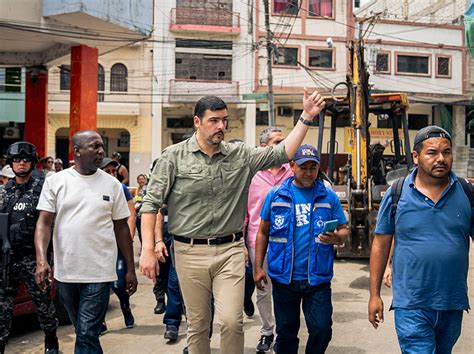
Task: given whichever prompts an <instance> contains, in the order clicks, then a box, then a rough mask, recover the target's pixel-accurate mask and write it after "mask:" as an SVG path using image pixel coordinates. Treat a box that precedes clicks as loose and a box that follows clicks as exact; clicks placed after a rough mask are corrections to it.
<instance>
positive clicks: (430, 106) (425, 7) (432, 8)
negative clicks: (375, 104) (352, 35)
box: [357, 0, 474, 176]
mask: <svg viewBox="0 0 474 354" xmlns="http://www.w3.org/2000/svg"><path fill="white" fill-rule="evenodd" d="M469 5H471V1H469V0H455V1H433V0H416V1H392V0H385V1H371V2H369V3H367V4H366V5H365V6H364V7H362V8H361V9H360V10H359V11H358V12H357V16H359V17H361V18H367V17H370V16H373V15H374V14H377V18H376V20H375V25H374V26H373V28H372V29H371V31H370V32H369V34H368V36H367V39H366V43H367V47H368V60H369V62H370V63H371V70H372V71H371V74H372V77H371V80H372V81H373V83H374V89H376V90H387V89H388V90H391V89H396V88H398V90H400V88H402V89H403V91H406V92H408V93H409V95H410V105H411V107H413V109H415V110H416V111H413V110H410V112H413V113H415V114H416V115H417V116H415V117H414V118H416V120H417V121H418V122H417V123H415V120H414V119H413V120H412V122H411V123H412V125H413V126H415V125H416V126H417V127H421V124H422V121H426V122H427V123H428V124H437V125H441V126H443V127H444V128H445V129H447V130H448V131H449V132H450V133H451V134H452V137H453V146H454V155H455V156H454V157H455V164H454V169H455V171H456V172H458V174H460V175H462V176H468V175H472V173H473V172H474V170H471V172H468V166H469V162H470V160H471V162H472V159H474V153H473V152H474V150H472V149H471V151H472V152H470V151H469V148H470V147H471V148H474V132H472V131H471V130H470V129H469V127H470V126H471V125H472V124H470V122H471V120H472V119H473V118H474V117H473V113H474V106H473V93H474V59H473V58H472V56H471V55H470V54H469V50H468V48H467V47H466V42H465V28H464V23H463V15H464V13H465V12H466V10H467V9H468V7H469Z"/></svg>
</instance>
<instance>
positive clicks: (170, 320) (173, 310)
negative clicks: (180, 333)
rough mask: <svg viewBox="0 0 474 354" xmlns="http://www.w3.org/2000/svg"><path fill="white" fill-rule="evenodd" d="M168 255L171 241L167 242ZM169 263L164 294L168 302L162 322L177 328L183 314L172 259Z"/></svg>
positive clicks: (171, 251) (171, 252)
mask: <svg viewBox="0 0 474 354" xmlns="http://www.w3.org/2000/svg"><path fill="white" fill-rule="evenodd" d="M167 248H168V255H169V257H170V258H172V257H173V243H170V244H169V245H168V244H167ZM169 262H170V265H169V269H168V284H167V287H166V295H167V296H168V304H167V305H166V312H165V315H164V316H163V323H164V324H165V325H167V326H175V327H176V328H179V325H180V324H181V316H182V315H183V311H184V310H183V298H182V296H181V290H180V288H179V281H178V274H177V273H176V269H175V267H174V259H169Z"/></svg>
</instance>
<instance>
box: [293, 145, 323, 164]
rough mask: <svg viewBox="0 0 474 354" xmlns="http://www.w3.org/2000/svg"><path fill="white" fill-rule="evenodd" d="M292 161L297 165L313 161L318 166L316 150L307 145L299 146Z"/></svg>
mask: <svg viewBox="0 0 474 354" xmlns="http://www.w3.org/2000/svg"><path fill="white" fill-rule="evenodd" d="M293 161H294V162H295V163H296V164H298V165H302V164H304V163H305V162H308V161H314V162H316V163H317V164H318V165H319V162H320V158H319V153H318V150H316V148H315V147H313V146H311V145H309V144H304V145H301V146H300V147H299V148H298V150H296V153H295V156H293Z"/></svg>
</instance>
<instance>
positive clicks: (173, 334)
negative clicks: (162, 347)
mask: <svg viewBox="0 0 474 354" xmlns="http://www.w3.org/2000/svg"><path fill="white" fill-rule="evenodd" d="M178 333H179V330H178V327H176V326H168V325H167V326H166V331H165V334H164V335H163V336H164V337H165V339H168V340H169V341H175V340H176V339H178Z"/></svg>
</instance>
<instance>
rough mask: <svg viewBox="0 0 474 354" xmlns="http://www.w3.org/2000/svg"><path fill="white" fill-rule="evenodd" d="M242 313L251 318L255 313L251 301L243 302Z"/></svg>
mask: <svg viewBox="0 0 474 354" xmlns="http://www.w3.org/2000/svg"><path fill="white" fill-rule="evenodd" d="M244 313H245V314H246V315H247V316H248V317H252V316H253V314H254V313H255V306H254V305H253V301H252V300H248V301H244Z"/></svg>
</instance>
